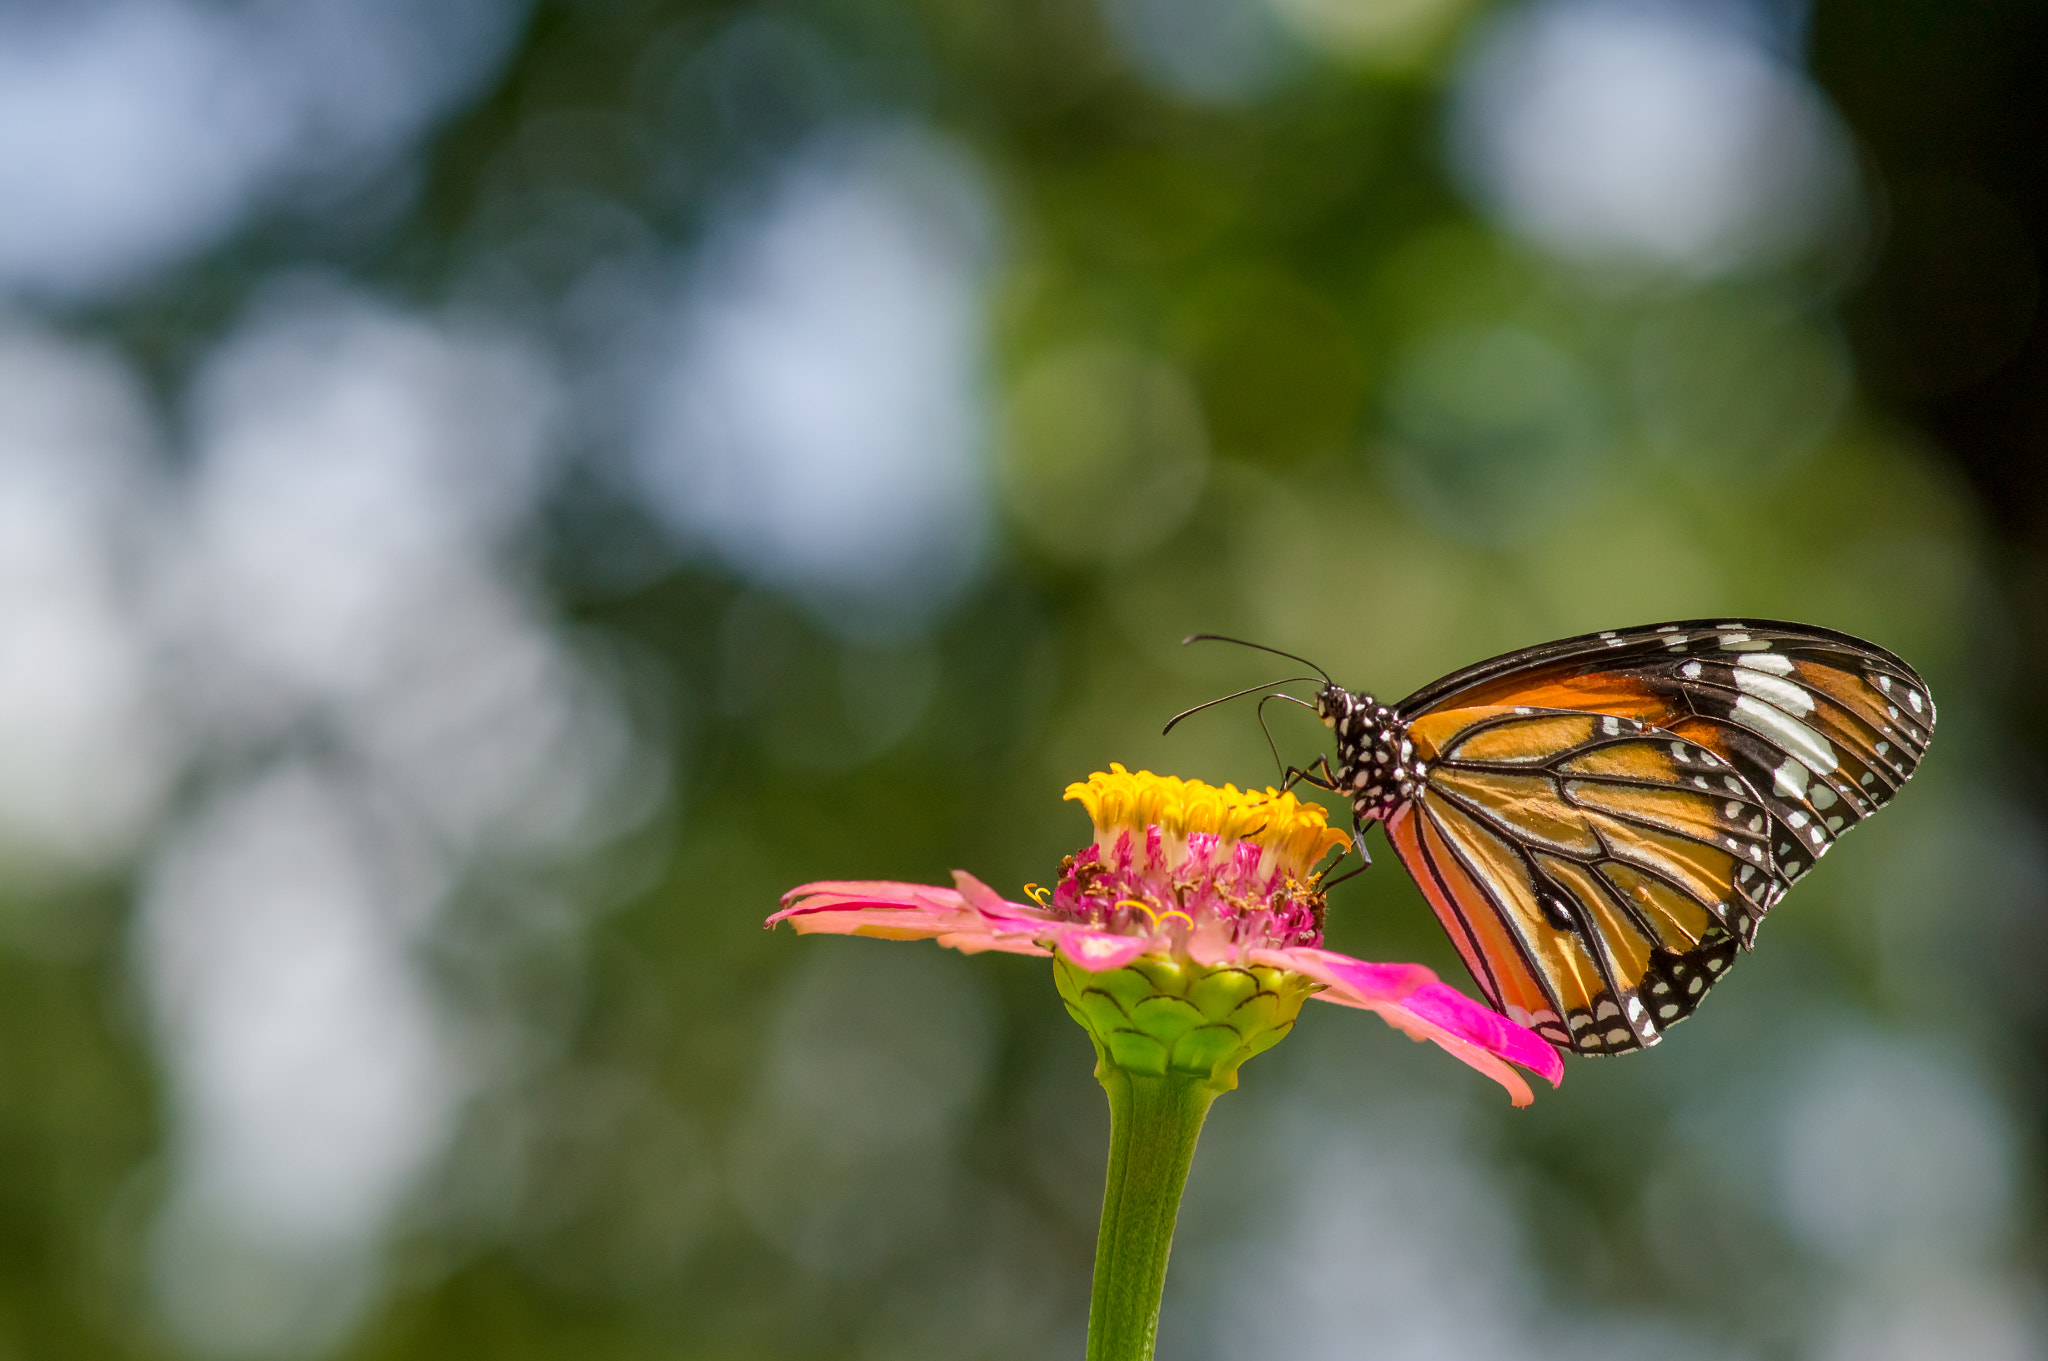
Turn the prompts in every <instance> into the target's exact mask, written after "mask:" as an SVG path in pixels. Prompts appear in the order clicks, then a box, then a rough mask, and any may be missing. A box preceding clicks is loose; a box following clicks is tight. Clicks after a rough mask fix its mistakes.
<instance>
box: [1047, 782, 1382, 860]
mask: <svg viewBox="0 0 2048 1361" xmlns="http://www.w3.org/2000/svg"><path fill="white" fill-rule="evenodd" d="M1066 796H1067V797H1068V798H1069V799H1073V800H1076V801H1078V802H1079V803H1080V804H1081V806H1082V807H1084V808H1086V809H1087V810H1088V817H1089V819H1090V820H1091V821H1092V822H1094V824H1095V826H1096V828H1097V830H1098V832H1100V833H1105V834H1113V833H1114V832H1115V831H1117V830H1118V829H1119V828H1129V829H1131V830H1133V831H1136V832H1140V833H1142V832H1144V831H1145V829H1147V828H1149V827H1157V828H1159V830H1160V831H1161V832H1162V833H1164V834H1166V835H1168V836H1174V837H1186V836H1188V835H1189V834H1191V833H1196V832H1204V833H1208V834H1209V835H1212V836H1217V837H1221V838H1223V839H1224V840H1226V841H1250V842H1252V843H1254V844H1255V845H1258V846H1262V847H1264V848H1266V849H1267V850H1269V851H1271V852H1273V854H1274V856H1275V857H1277V858H1278V859H1280V860H1282V861H1284V862H1286V863H1288V864H1290V865H1295V866H1299V867H1300V869H1301V870H1302V871H1303V872H1306V870H1307V869H1308V867H1309V866H1311V865H1313V864H1315V863H1316V862H1317V861H1318V860H1321V859H1322V858H1323V857H1324V856H1325V855H1327V854H1328V853H1329V852H1330V851H1332V850H1335V849H1336V848H1337V847H1340V846H1343V845H1344V844H1346V843H1347V842H1348V841H1349V840H1350V838H1349V837H1347V836H1346V835H1345V834H1344V833H1343V832H1342V831H1339V830H1338V829H1337V828H1335V827H1332V826H1330V825H1329V820H1328V814H1327V812H1326V811H1325V810H1324V808H1323V806H1322V805H1321V804H1319V803H1306V802H1304V801H1302V800H1301V799H1298V798H1296V797H1295V796H1294V795H1293V794H1283V793H1281V792H1280V791H1279V790H1277V789H1271V788H1268V789H1264V790H1241V789H1239V788H1238V787H1237V786H1236V785H1228V784H1227V785H1224V786H1223V787H1222V788H1220V789H1219V788H1218V787H1216V786H1215V785H1212V784H1205V783H1203V782H1202V781H1200V780H1183V779H1181V778H1179V777H1178V776H1174V775H1154V774H1153V773H1152V772H1150V771H1149V770H1141V771H1138V772H1137V773H1136V774H1133V773H1132V772H1130V771H1127V770H1125V769H1124V768H1123V767H1122V766H1121V765H1115V764H1112V765H1111V766H1110V768H1109V773H1107V774H1104V773H1103V772H1101V771H1097V772H1096V773H1095V774H1093V775H1090V776H1089V777H1088V779H1087V780H1086V781H1085V782H1081V783H1076V784H1070V785H1068V786H1067V794H1066Z"/></svg>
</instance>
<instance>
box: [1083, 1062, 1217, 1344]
mask: <svg viewBox="0 0 2048 1361" xmlns="http://www.w3.org/2000/svg"><path fill="white" fill-rule="evenodd" d="M1096 1075H1097V1076H1098V1077H1099V1078H1100V1079H1101V1080H1102V1086H1103V1089H1104V1090H1105V1091H1107V1092H1108V1093H1109V1178H1108V1181H1107V1184H1106V1185H1105V1186H1104V1188H1103V1192H1102V1229H1101V1232H1100V1234H1099V1235H1098V1236H1097V1237H1096V1240H1095V1290H1094V1294H1093V1295H1092V1296H1091V1297H1090V1299H1089V1303H1088V1361H1151V1358H1152V1346H1153V1343H1154V1341H1155V1339H1156V1338H1157V1335H1158V1332H1159V1299H1160V1295H1161V1293H1162V1292H1163V1291H1164V1290H1165V1288H1166V1255H1167V1253H1168V1252H1169V1251H1170V1250H1171V1249H1172V1247H1173V1221H1174V1217H1175V1216H1176V1215H1177V1214H1179V1212H1180V1195H1181V1190H1182V1188H1183V1187H1185V1186H1186V1185H1187V1180H1188V1165H1189V1163H1191V1162H1192V1161H1193V1160H1194V1156H1195V1140H1196V1138H1197V1137H1199V1136H1200V1135H1201V1132H1202V1120H1203V1118H1204V1117H1206V1116H1207V1115H1208V1113H1209V1103H1210V1102H1211V1101H1214V1100H1215V1099H1216V1088H1215V1087H1214V1086H1213V1085H1212V1084H1211V1083H1210V1082H1208V1081H1206V1080H1204V1079H1201V1078H1196V1077H1187V1076H1181V1075H1179V1074H1168V1075H1166V1076H1164V1077H1148V1076H1144V1075H1141V1074H1136V1073H1131V1072H1127V1071H1125V1070H1124V1069H1122V1068H1118V1067H1114V1066H1112V1065H1110V1064H1104V1065H1102V1067H1100V1068H1099V1069H1097V1071H1096Z"/></svg>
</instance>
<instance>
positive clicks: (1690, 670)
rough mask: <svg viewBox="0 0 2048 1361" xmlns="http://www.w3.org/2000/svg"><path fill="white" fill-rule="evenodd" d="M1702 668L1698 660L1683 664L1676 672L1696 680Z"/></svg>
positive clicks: (1688, 678)
mask: <svg viewBox="0 0 2048 1361" xmlns="http://www.w3.org/2000/svg"><path fill="white" fill-rule="evenodd" d="M1703 669H1704V668H1703V667H1701V666H1700V664H1699V663H1698V662H1687V663H1686V664H1685V665H1684V666H1681V667H1679V668H1678V674H1679V675H1681V676H1684V677H1685V678H1686V679H1687V680H1698V679H1699V678H1700V672H1701V671H1702V670H1703Z"/></svg>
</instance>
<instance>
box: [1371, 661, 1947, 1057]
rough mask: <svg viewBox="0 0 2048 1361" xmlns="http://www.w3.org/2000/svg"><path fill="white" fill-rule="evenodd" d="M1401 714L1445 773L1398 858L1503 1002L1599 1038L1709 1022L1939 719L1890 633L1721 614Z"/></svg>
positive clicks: (1517, 666) (1910, 764)
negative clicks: (1746, 960)
mask: <svg viewBox="0 0 2048 1361" xmlns="http://www.w3.org/2000/svg"><path fill="white" fill-rule="evenodd" d="M1395 712H1396V713H1397V714H1398V715H1399V717H1400V718H1401V719H1402V720H1403V721H1404V722H1405V723H1406V724H1407V726H1408V731H1409V735H1410V737H1411V739H1412V740H1413V741H1414V743H1415V746H1416V752H1417V755H1418V756H1419V757H1421V759H1422V760H1423V761H1424V763H1425V764H1426V767H1427V770H1428V774H1427V777H1426V778H1425V780H1424V782H1423V788H1422V790H1421V792H1420V793H1419V794H1418V796H1417V797H1416V798H1415V799H1414V800H1413V801H1412V802H1411V803H1410V804H1409V805H1408V806H1407V807H1406V808H1405V809H1404V810H1403V811H1401V812H1400V813H1398V814H1396V815H1395V816H1394V817H1393V818H1391V819H1390V820H1389V822H1388V826H1387V831H1388V835H1389V836H1390V838H1391V839H1392V840H1393V842H1394V845H1395V848H1396V850H1397V851H1398V852H1399V853H1400V855H1401V857H1402V859H1403V861H1404V862H1405V863H1406V864H1407V866H1408V868H1409V870H1410V871H1411V873H1413V874H1414V876H1415V878H1416V881H1417V882H1418V883H1419V884H1420V885H1421V886H1422V889H1423V892H1424V895H1425V896H1426V897H1427V898H1429V900H1430V903H1431V906H1432V907H1433V908H1434V909H1435V910H1436V913H1437V916H1438V918H1439V919H1440V920H1441V921H1442V922H1443V924H1444V927H1445V929H1446V930H1447V931H1448V932H1449V933H1450V935H1451V939H1452V941H1453V942H1454V943H1455V944H1456V945H1457V947H1458V949H1459V952H1460V954H1461V955H1463V957H1464V959H1465V962H1466V964H1467V965H1468V966H1469V967H1470V968H1471V970H1472V974H1473V977H1474V979H1475V980H1477V981H1478V983H1479V985H1480V987H1481V988H1482V990H1484V991H1485V992H1486V994H1487V996H1488V998H1489V1000H1490V1001H1492V1002H1493V1004H1494V1005H1495V1006H1496V1007H1497V1008H1499V1009H1500V1010H1502V1011H1503V1012H1505V1013H1506V1014H1507V1015H1509V1016H1510V1017H1512V1018H1514V1019H1517V1020H1521V1021H1523V1022H1524V1023H1525V1024H1528V1025H1530V1026H1532V1027H1533V1028H1535V1029H1536V1030H1537V1031H1539V1033H1542V1034H1544V1035H1545V1036H1546V1037H1547V1038H1549V1039H1551V1040H1552V1041H1553V1042H1554V1043H1557V1044H1560V1045H1563V1046H1565V1047H1569V1048H1572V1049H1575V1050H1578V1051H1579V1052H1583V1053H1616V1052H1621V1051H1624V1050H1629V1049H1636V1048H1642V1047H1645V1046H1647V1045H1650V1044H1654V1043H1656V1042H1657V1039H1658V1038H1659V1036H1660V1034H1661V1031H1662V1030H1663V1029H1664V1028H1666V1027H1668V1026H1669V1025H1672V1024H1675V1023H1676V1022H1677V1021H1680V1020H1683V1019H1684V1018H1685V1017H1686V1016H1688V1015H1690V1014H1691V1013H1692V1011H1693V1009H1694V1008H1695V1007H1697V1006H1698V1004H1699V1000H1700V998H1701V997H1702V996H1704V994H1705V992H1706V990H1707V988H1709V987H1711V986H1712V984H1713V982H1714V980H1715V979H1716V978H1718V977H1719V976H1720V974H1721V973H1722V972H1724V971H1725V970H1726V969H1727V967H1728V965H1729V963H1730V962H1731V961H1732V960H1733V958H1734V953H1735V950H1736V948H1737V946H1738V945H1740V946H1742V947H1744V948H1746V947H1747V946H1748V945H1749V944H1750V943H1751V942H1752V941H1753V940H1754V938H1755V934H1756V929H1757V925H1758V924H1759V922H1760V921H1761V920H1762V918H1763V916H1764V914H1765V913H1766V912H1768V911H1769V910H1770V908H1771V907H1772V906H1773V905H1774V904H1775V903H1776V902H1777V900H1778V899H1779V897H1781V896H1782V895H1783V893H1784V891H1785V889H1786V887H1788V886H1789V885H1790V883H1791V882H1792V881H1793V880H1794V879H1796V878H1798V876H1799V875H1800V874H1802V873H1804V872H1805V871H1806V869H1808V868H1809V867H1810V866H1811V865H1812V863H1813V861H1814V860H1815V859H1817V858H1818V857H1819V856H1820V855H1822V854H1823V853H1825V852H1826V850H1827V849H1828V847H1829V846H1831V845H1832V844H1833V843H1834V840H1835V839H1836V838H1837V837H1838V836H1840V834H1841V833H1842V832H1844V831H1846V830H1847V829H1848V828H1849V827H1851V826H1853V825H1855V824H1856V823H1857V822H1859V821H1861V820H1862V819H1863V818H1865V817H1868V816H1869V815H1870V814H1871V813H1873V812H1875V811H1876V810H1877V809H1878V808H1879V807H1881V806H1883V804H1885V803H1886V802H1888V801H1889V800H1890V799H1891V797H1892V795H1893V794H1895V793H1896V792H1897V790H1898V788H1899V786H1900V785H1901V784H1903V783H1904V782H1905V780H1906V778H1907V777H1908V776H1910V775H1911V774H1912V772H1913V769H1914V767H1915V766H1916V765H1917V764H1918V762H1919V760H1920V757H1921V755H1922V753H1924V752H1925V750H1926V748H1927V743H1928V740H1929V738H1930V737H1931V735H1932V731H1933V723H1934V708H1933V703H1932V701H1931V699H1929V697H1928V695H1927V687H1926V685H1925V683H1924V682H1922V681H1921V679H1920V677H1919V676H1918V675H1917V674H1916V673H1915V672H1914V671H1913V669H1912V668H1911V667H1909V666H1907V665H1906V664H1905V663H1904V662H1903V661H1900V660H1899V659H1898V658H1897V657H1895V656H1893V655H1892V654H1891V653H1889V652H1886V651H1884V650H1883V649H1881V648H1876V647H1873V646H1872V645H1870V644H1868V643H1865V642H1862V641H1860V640H1858V639H1855V638H1851V637H1849V636H1848V635H1846V634H1839V633H1833V632H1830V631H1827V630H1821V629H1813V628H1806V627H1803V626H1800V625H1794V624H1781V623H1747V624H1745V623H1718V622H1701V621H1694V622H1687V623H1679V624H1660V625H1651V626H1646V627H1643V628H1639V629H1623V630H1615V631H1613V632H1610V633H1600V634H1589V635H1587V636H1585V637H1582V638H1573V639H1566V640H1564V641H1562V642H1558V643H1547V644H1544V645H1542V646H1540V647H1535V648H1529V649H1525V650H1524V651H1522V652H1517V653H1510V654H1508V655H1506V656H1504V657H1498V658H1494V659H1492V660H1490V661H1486V662H1481V663H1479V664H1478V665H1476V666H1472V667H1468V668H1466V669H1465V670H1463V671H1460V672H1457V673H1455V674H1453V675H1451V676H1447V677H1445V678H1444V679H1443V680H1440V681H1438V682H1436V683H1435V684H1433V685H1431V686H1429V687H1427V688H1426V689H1424V690H1422V691H1420V692H1418V693H1417V694H1415V695H1413V696H1410V697H1409V698H1408V699H1406V700H1403V701H1402V702H1401V703H1400V704H1399V705H1397V706H1395Z"/></svg>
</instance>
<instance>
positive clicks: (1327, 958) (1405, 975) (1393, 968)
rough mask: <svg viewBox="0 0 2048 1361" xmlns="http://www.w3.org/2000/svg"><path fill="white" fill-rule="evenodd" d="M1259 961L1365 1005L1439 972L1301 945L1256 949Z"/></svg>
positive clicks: (1393, 997) (1401, 993)
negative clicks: (1304, 976) (1290, 971)
mask: <svg viewBox="0 0 2048 1361" xmlns="http://www.w3.org/2000/svg"><path fill="white" fill-rule="evenodd" d="M1251 958H1252V959H1253V961H1255V962H1256V963H1260V964H1271V965H1272V966H1273V967H1274V968H1276V969H1292V970H1293V971H1294V972H1296V973H1300V974H1307V975H1308V976H1309V977H1310V978H1313V979H1315V981H1316V982H1318V983H1321V984H1322V985H1323V986H1325V987H1327V988H1329V989H1331V990H1332V991H1334V992H1339V993H1342V994H1344V995H1345V996H1346V997H1348V998H1351V999H1354V1000H1355V1001H1357V1003H1358V1004H1359V1005H1361V1006H1367V1005H1371V1004H1373V1003H1376V1002H1396V1001H1399V1000H1400V999H1401V998H1403V997H1406V996H1408V994H1410V993H1412V992H1414V991H1415V990H1416V989H1417V988H1421V987H1425V986H1427V985H1429V984H1432V983H1435V982H1436V974H1435V973H1434V972H1432V971H1431V970H1429V969H1428V968H1425V967H1424V966H1423V965H1420V964H1375V963H1372V962H1371V961H1370V960H1364V959H1353V958H1352V957H1351V956H1350V955H1340V954H1338V953H1337V952H1336V951H1335V950H1318V949H1314V948H1312V947H1310V946H1306V945H1297V946H1294V947H1293V948H1292V949H1287V950H1254V951H1252V952H1251Z"/></svg>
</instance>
